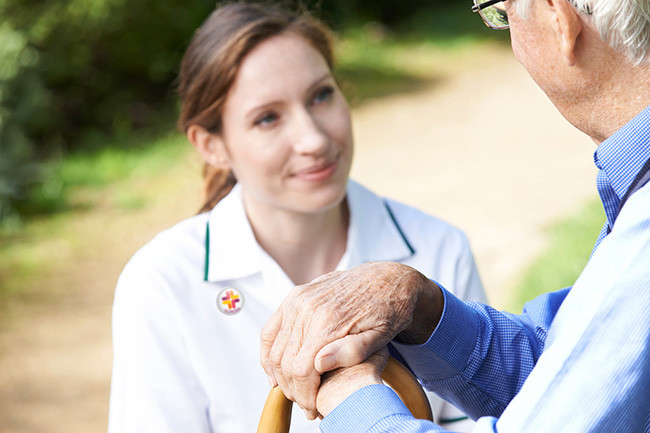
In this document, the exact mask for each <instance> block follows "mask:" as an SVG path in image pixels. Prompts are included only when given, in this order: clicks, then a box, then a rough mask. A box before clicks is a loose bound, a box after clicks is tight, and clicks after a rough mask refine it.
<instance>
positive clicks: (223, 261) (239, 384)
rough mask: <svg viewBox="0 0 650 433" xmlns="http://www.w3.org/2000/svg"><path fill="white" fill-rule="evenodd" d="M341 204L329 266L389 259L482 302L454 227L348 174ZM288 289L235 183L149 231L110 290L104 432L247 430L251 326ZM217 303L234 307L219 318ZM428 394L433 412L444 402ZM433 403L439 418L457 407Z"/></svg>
mask: <svg viewBox="0 0 650 433" xmlns="http://www.w3.org/2000/svg"><path fill="white" fill-rule="evenodd" d="M347 200H348V205H349V209H350V214H351V217H350V227H349V231H348V245H347V249H346V251H345V254H344V256H343V257H342V259H341V262H340V263H339V265H338V268H337V269H339V270H342V269H348V268H351V267H353V266H356V265H359V264H362V263H365V262H368V261H376V260H390V261H398V262H402V263H405V264H408V265H410V266H412V267H414V268H417V269H419V270H420V271H421V272H423V273H424V274H426V275H427V276H429V277H431V278H432V279H434V280H436V281H438V282H439V283H441V284H442V285H443V286H445V287H446V288H447V289H449V290H451V291H452V292H454V293H455V294H456V295H457V296H458V297H460V298H461V299H467V300H476V301H484V292H483V287H482V285H481V282H480V279H479V276H478V272H477V270H476V266H475V264H474V259H473V256H472V253H471V251H470V247H469V244H468V241H467V239H466V237H465V235H464V234H463V233H462V232H461V231H460V230H458V229H456V228H454V227H451V226H449V225H448V224H446V223H444V222H442V221H440V220H438V219H436V218H433V217H431V216H429V215H426V214H424V213H422V212H420V211H417V210H415V209H413V208H410V207H408V206H405V205H403V204H400V203H397V202H395V201H391V200H385V199H382V198H380V197H378V196H376V195H375V194H373V193H372V192H370V191H368V190H367V189H365V188H364V187H362V186H360V185H359V184H357V183H355V182H352V181H350V182H349V183H348V191H347ZM293 287H294V284H293V283H292V282H291V281H290V280H289V278H288V277H287V276H286V275H285V273H284V272H283V270H282V269H281V268H280V266H278V264H277V263H275V261H274V260H273V259H272V258H271V257H270V256H269V255H268V254H267V253H266V252H265V251H264V250H262V248H261V247H260V246H259V245H258V244H257V242H256V240H255V237H254V235H253V232H252V230H251V227H250V225H249V223H248V219H247V217H246V215H245V213H244V208H243V205H242V199H241V190H240V188H239V186H236V187H235V188H234V189H233V191H232V192H231V193H230V194H229V195H228V196H227V197H225V198H224V199H223V200H222V201H221V202H220V203H219V204H218V205H217V206H216V207H215V208H214V209H213V210H212V211H210V212H207V213H204V214H201V215H197V216H194V217H192V218H189V219H187V220H185V221H183V222H181V223H179V224H177V225H176V226H174V227H172V228H171V229H169V230H165V231H164V232H162V233H160V234H159V235H158V236H156V237H155V238H154V239H153V240H152V241H151V242H149V243H148V244H147V245H145V246H144V247H143V248H142V249H141V250H140V251H138V252H137V253H136V254H135V256H134V257H133V258H132V259H131V261H130V262H129V263H128V264H127V266H126V267H125V269H124V271H123V272H122V275H121V276H120V279H119V282H118V285H117V289H116V294H115V303H114V307H113V345H114V364H113V379H112V387H111V402H110V417H109V418H110V420H109V432H110V433H147V432H152V433H154V432H155V433H166V432H174V433H181V432H182V433H198V432H215V433H217V432H227V433H251V432H254V431H256V429H257V424H258V421H259V416H260V414H261V412H262V407H263V405H264V401H265V399H266V396H267V395H268V392H269V385H268V381H267V378H266V375H265V373H264V371H263V369H262V367H261V366H260V362H259V357H260V356H259V344H260V343H259V334H260V330H261V328H262V326H263V325H264V323H265V322H266V321H267V319H269V318H270V316H271V314H272V313H273V312H274V311H275V310H276V309H277V308H278V306H279V305H280V303H281V301H282V299H283V298H284V297H285V295H286V294H287V293H288V292H289V291H290V290H291V289H292V288H293ZM226 288H234V289H236V290H235V291H231V292H230V294H228V292H227V291H226V292H222V291H223V290H224V289H226ZM237 296H239V298H238V299H236V298H237ZM222 298H224V299H223V300H222ZM242 298H243V300H242ZM228 299H230V300H231V301H232V300H235V301H236V302H232V303H228V302H227V301H228ZM225 305H227V306H230V307H231V308H232V309H233V310H239V311H238V312H237V313H236V314H228V310H227V308H226V310H224V311H226V312H225V313H224V312H222V309H223V308H225V307H224V306H225ZM219 306H222V309H220V308H218V307H219ZM429 397H430V400H432V401H433V403H432V405H433V407H434V415H438V416H441V415H440V414H441V409H440V408H441V406H443V403H442V402H441V401H440V400H439V399H438V398H437V397H434V396H433V395H432V394H431V395H429ZM444 406H447V407H446V408H445V409H443V412H442V416H449V415H450V414H451V416H452V417H453V416H455V415H454V414H456V413H458V414H460V412H455V411H456V410H455V408H453V407H451V406H450V405H448V404H446V403H444ZM449 411H451V412H449ZM452 426H453V427H454V429H457V426H456V425H452ZM317 431H318V422H317V421H313V422H309V421H307V420H306V418H305V416H304V414H303V413H302V411H299V410H297V408H296V407H294V414H293V422H292V426H291V432H292V433H298V432H317Z"/></svg>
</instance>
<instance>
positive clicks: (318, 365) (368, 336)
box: [314, 329, 390, 373]
mask: <svg viewBox="0 0 650 433" xmlns="http://www.w3.org/2000/svg"><path fill="white" fill-rule="evenodd" d="M389 341H390V337H389V336H384V335H381V333H380V332H379V331H377V330H374V329H373V330H370V331H365V332H361V333H359V334H351V335H347V336H345V337H343V338H340V339H338V340H336V341H333V342H332V343H330V344H328V345H326V346H325V347H323V348H322V349H321V350H320V351H319V352H318V353H317V354H316V359H315V361H314V367H315V369H316V371H318V372H319V373H325V372H326V371H332V370H334V369H337V368H341V367H352V366H354V365H357V364H360V363H362V362H363V361H365V360H366V359H368V357H369V356H370V355H372V354H373V353H375V352H376V351H378V350H380V349H381V348H382V347H384V346H385V345H386V344H388V342H389Z"/></svg>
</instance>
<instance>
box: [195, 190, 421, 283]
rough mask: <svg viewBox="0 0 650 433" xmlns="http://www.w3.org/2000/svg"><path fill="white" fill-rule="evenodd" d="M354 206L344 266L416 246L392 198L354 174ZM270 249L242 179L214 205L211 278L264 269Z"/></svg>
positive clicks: (399, 255) (396, 255)
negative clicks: (249, 213)
mask: <svg viewBox="0 0 650 433" xmlns="http://www.w3.org/2000/svg"><path fill="white" fill-rule="evenodd" d="M347 200H348V206H349V208H350V227H349V229H348V245H347V249H346V252H345V255H344V258H345V262H346V263H343V262H342V263H341V264H340V266H339V268H348V267H352V266H356V265H360V264H362V263H365V262H370V261H400V260H404V259H405V258H407V257H409V256H411V255H413V254H414V253H415V250H414V248H413V246H412V244H411V242H409V240H408V234H407V233H405V231H404V230H403V228H402V226H401V225H400V222H399V221H397V219H396V217H395V210H394V209H393V207H394V206H395V203H391V202H389V201H387V200H385V199H383V198H381V197H378V196H377V195H375V194H373V193H372V192H371V191H369V190H368V189H366V188H365V187H363V186H361V185H359V184H358V183H356V182H354V181H352V180H350V181H349V182H348V186H347ZM267 263H268V255H267V253H266V252H265V251H263V250H262V248H261V247H260V246H259V244H258V243H257V241H256V240H255V235H254V234H253V230H252V228H251V226H250V223H249V222H248V218H247V217H246V213H245V211H244V206H243V202H242V196H241V187H240V186H239V185H236V186H235V187H234V188H233V190H232V191H231V192H230V194H228V195H227V196H226V197H224V198H223V200H221V201H220V202H219V204H218V205H217V206H215V208H214V209H212V210H211V211H210V215H209V218H208V227H206V266H205V280H206V281H212V282H217V281H226V280H234V279H238V278H243V277H246V276H249V275H253V274H256V273H259V272H262V271H263V270H264V269H263V268H264V266H266V265H265V264H267Z"/></svg>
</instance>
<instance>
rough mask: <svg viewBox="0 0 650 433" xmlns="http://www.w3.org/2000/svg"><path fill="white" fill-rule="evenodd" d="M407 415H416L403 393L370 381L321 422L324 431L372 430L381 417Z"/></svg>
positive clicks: (327, 432) (326, 432)
mask: <svg viewBox="0 0 650 433" xmlns="http://www.w3.org/2000/svg"><path fill="white" fill-rule="evenodd" d="M394 415H403V416H409V417H411V418H412V417H413V416H412V415H411V412H409V410H408V408H407V407H406V406H405V405H404V403H402V400H400V398H399V396H398V395H397V394H395V391H393V390H392V389H391V388H390V387H388V386H386V385H369V386H366V387H364V388H361V389H360V390H358V391H356V392H355V393H353V394H352V395H350V396H349V397H348V398H346V399H345V400H343V402H342V403H341V404H339V405H338V406H337V407H336V408H335V409H334V410H333V411H332V412H330V413H329V415H327V416H326V417H325V418H323V420H322V421H321V423H320V429H321V431H322V432H323V433H334V432H343V431H344V432H347V433H361V432H367V431H369V430H370V429H371V428H372V427H373V426H374V425H375V424H377V423H378V422H380V421H381V420H383V419H385V418H387V417H390V416H394Z"/></svg>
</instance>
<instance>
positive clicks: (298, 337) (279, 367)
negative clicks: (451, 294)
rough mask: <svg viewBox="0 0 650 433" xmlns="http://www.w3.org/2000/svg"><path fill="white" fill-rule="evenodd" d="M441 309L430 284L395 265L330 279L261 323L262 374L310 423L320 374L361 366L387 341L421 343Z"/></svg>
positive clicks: (305, 288)
mask: <svg viewBox="0 0 650 433" xmlns="http://www.w3.org/2000/svg"><path fill="white" fill-rule="evenodd" d="M443 303H444V301H443V297H442V292H441V290H440V289H439V288H438V286H436V285H435V283H433V282H432V281H430V280H429V279H427V278H426V277H425V276H424V275H422V274H421V273H419V272H418V271H416V270H415V269H413V268H411V267H409V266H406V265H402V264H399V263H392V262H371V263H366V264H363V265H360V266H357V267H356V268H353V269H351V270H349V271H344V272H332V273H330V274H327V275H324V276H322V277H320V278H317V279H316V280H314V281H312V282H311V283H308V284H305V285H302V286H298V287H296V288H295V289H294V290H293V291H292V292H291V293H290V294H289V295H288V296H287V298H286V299H285V300H284V302H283V303H282V305H281V306H280V308H279V309H278V311H276V313H275V314H274V315H273V316H272V317H271V319H270V320H269V321H268V322H267V323H266V325H265V326H264V329H263V330H262V335H261V362H262V366H263V367H264V370H265V371H266V373H267V374H268V375H269V380H270V382H271V384H272V385H275V384H277V385H279V386H280V388H281V389H282V391H283V392H284V394H285V395H286V396H287V398H289V399H291V400H293V401H295V402H296V403H297V404H298V405H300V406H301V407H302V408H303V409H304V410H305V413H306V414H307V417H308V418H310V419H314V418H315V417H316V416H317V415H318V410H317V408H316V395H317V393H318V387H319V384H320V375H321V373H323V372H326V371H330V370H333V369H336V368H340V367H350V366H353V365H356V364H359V363H361V362H363V361H364V360H366V359H367V358H368V357H369V355H370V354H372V353H375V352H377V351H378V350H379V349H381V348H382V347H384V346H385V345H386V344H387V343H388V342H389V341H391V340H392V339H393V338H396V339H397V340H399V341H402V342H404V343H409V344H422V343H424V342H425V341H426V340H427V338H428V337H429V335H431V332H433V330H434V329H435V327H436V325H437V323H438V320H439V319H440V316H441V314H442V309H443Z"/></svg>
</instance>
